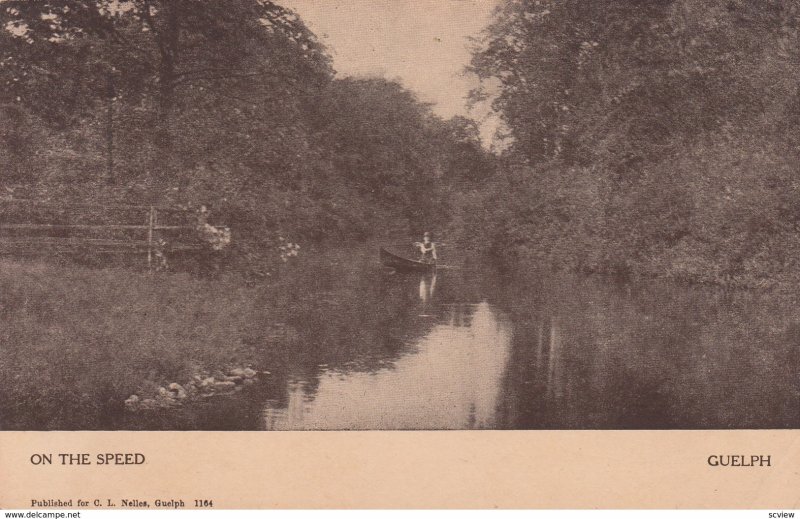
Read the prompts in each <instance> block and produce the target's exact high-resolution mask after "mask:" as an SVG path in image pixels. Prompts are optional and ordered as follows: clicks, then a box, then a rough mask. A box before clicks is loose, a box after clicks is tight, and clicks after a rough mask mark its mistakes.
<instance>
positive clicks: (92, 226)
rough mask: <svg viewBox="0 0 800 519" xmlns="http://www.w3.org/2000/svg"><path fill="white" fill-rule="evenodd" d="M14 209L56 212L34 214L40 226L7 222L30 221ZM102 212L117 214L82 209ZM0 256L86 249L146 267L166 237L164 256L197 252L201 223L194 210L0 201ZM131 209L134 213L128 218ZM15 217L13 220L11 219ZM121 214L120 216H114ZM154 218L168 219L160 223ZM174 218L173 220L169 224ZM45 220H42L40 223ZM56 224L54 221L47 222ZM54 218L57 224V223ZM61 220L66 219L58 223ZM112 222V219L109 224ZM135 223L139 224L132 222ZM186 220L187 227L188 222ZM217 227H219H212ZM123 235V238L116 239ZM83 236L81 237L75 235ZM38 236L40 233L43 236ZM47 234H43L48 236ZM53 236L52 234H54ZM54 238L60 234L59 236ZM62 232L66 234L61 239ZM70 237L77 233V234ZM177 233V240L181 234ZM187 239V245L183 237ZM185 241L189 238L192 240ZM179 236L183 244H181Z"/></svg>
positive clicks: (149, 266)
mask: <svg viewBox="0 0 800 519" xmlns="http://www.w3.org/2000/svg"><path fill="white" fill-rule="evenodd" d="M20 206H24V207H26V209H28V210H29V209H30V208H31V207H43V208H56V209H58V210H59V212H58V213H59V214H57V215H53V214H51V213H52V212H50V214H45V215H41V214H39V215H37V217H36V218H35V219H36V220H40V219H41V220H45V221H44V222H37V223H32V222H30V221H8V220H14V219H23V218H27V219H28V220H30V219H31V215H30V214H24V215H22V216H20V215H19V214H18V212H17V211H15V208H18V207H20ZM87 209H88V210H94V211H106V212H110V213H112V214H113V213H115V212H116V213H117V217H116V218H114V217H113V216H110V215H109V214H105V215H103V216H100V215H98V214H96V213H95V214H86V211H84V210H87ZM0 210H2V213H0V254H13V253H14V252H19V253H22V252H25V253H27V252H41V251H43V250H46V251H47V252H59V253H61V252H67V253H68V252H76V251H82V250H87V249H88V250H91V251H92V252H95V253H102V254H145V253H146V254H147V266H148V269H150V270H151V269H152V267H153V259H154V256H155V255H156V254H158V256H159V258H160V259H161V260H164V259H165V255H164V247H162V245H163V243H164V238H165V237H170V241H169V243H168V246H167V247H166V248H167V249H168V250H169V251H170V252H177V251H200V250H203V248H204V247H203V244H202V243H201V241H200V240H199V238H198V236H197V230H198V227H199V226H202V225H204V223H201V222H200V221H199V220H197V219H196V216H195V215H196V214H197V213H196V212H195V211H192V210H190V209H186V208H169V207H157V206H139V205H100V204H57V203H53V202H48V201H36V200H20V199H13V200H2V199H0ZM131 211H134V212H135V213H136V214H134V215H132V214H130V213H131ZM15 213H17V214H16V216H17V218H14V216H15ZM119 213H122V214H119ZM70 216H71V217H72V218H73V220H76V219H77V220H80V219H88V220H91V219H97V218H101V217H102V218H106V219H108V220H112V221H111V222H110V223H72V222H70V221H69V219H70ZM159 216H163V217H164V218H165V219H167V220H168V222H167V223H160V222H159ZM176 218H177V219H178V220H179V221H172V222H170V221H169V220H175V219H176ZM48 219H49V220H51V221H50V222H47V221H46V220H48ZM53 220H57V221H53ZM58 220H60V221H58ZM64 220H66V221H64ZM113 220H118V221H113ZM131 220H139V222H142V223H134V222H132V221H131ZM190 222H192V223H193V224H190ZM213 227H214V228H216V229H222V228H224V227H223V226H213ZM121 232H123V233H122V234H123V236H119V235H120V233H121ZM81 233H83V234H89V235H88V236H87V235H81ZM43 234H44V235H43ZM48 234H49V235H48ZM54 234H55V235H54ZM59 234H60V235H59ZM64 234H68V235H64ZM75 234H78V235H77V236H76V235H75ZM181 235H183V236H181ZM187 235H188V236H189V237H190V239H188V241H189V243H187V239H186V236H187ZM191 237H194V239H193V240H192V239H191ZM181 238H183V241H181Z"/></svg>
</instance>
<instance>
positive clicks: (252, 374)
mask: <svg viewBox="0 0 800 519" xmlns="http://www.w3.org/2000/svg"><path fill="white" fill-rule="evenodd" d="M242 371H243V372H244V376H245V377H247V378H253V377H255V376H256V375H257V373H256V371H255V370H254V369H251V368H245V369H244V370H242Z"/></svg>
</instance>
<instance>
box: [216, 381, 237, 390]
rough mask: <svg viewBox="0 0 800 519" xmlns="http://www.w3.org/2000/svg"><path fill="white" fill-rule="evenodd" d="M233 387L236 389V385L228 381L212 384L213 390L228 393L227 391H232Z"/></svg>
mask: <svg viewBox="0 0 800 519" xmlns="http://www.w3.org/2000/svg"><path fill="white" fill-rule="evenodd" d="M234 387H236V383H235V382H231V381H230V380H224V381H221V382H216V383H215V384H214V389H219V390H222V391H228V390H231V389H233V388H234Z"/></svg>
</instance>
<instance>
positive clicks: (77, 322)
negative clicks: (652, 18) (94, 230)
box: [0, 253, 355, 429]
mask: <svg viewBox="0 0 800 519" xmlns="http://www.w3.org/2000/svg"><path fill="white" fill-rule="evenodd" d="M344 254H345V253H342V255H341V256H340V257H338V259H337V255H336V253H333V254H330V255H326V256H327V257H326V258H325V259H324V260H323V259H321V258H319V257H318V256H317V255H314V254H307V255H304V257H301V258H296V260H297V261H296V262H295V264H292V263H290V264H287V265H284V266H283V268H282V269H281V270H280V271H279V272H276V273H275V274H274V275H273V277H271V278H269V279H268V280H266V281H264V282H261V283H259V284H257V285H254V286H253V285H250V286H248V285H247V284H245V283H244V282H243V281H242V280H241V278H239V277H237V276H235V275H231V276H229V277H225V276H223V277H220V278H218V279H199V278H196V277H192V276H190V275H188V274H182V273H155V274H153V275H148V274H146V273H139V272H132V271H129V270H125V269H88V268H81V267H75V266H71V267H62V266H56V265H49V264H45V263H31V262H24V261H17V260H11V259H3V260H2V261H0V319H2V323H3V324H2V327H1V328H0V345H1V346H0V394H2V395H3V398H2V400H0V428H2V429H10V428H46V429H53V428H58V429H69V428H73V427H78V424H80V428H87V427H88V428H102V427H103V426H104V424H108V423H109V422H110V421H113V420H114V419H115V418H114V417H116V416H121V415H122V414H123V413H125V407H124V401H125V400H126V399H127V398H128V397H129V396H130V395H132V394H137V395H140V396H141V397H142V398H146V397H148V396H152V395H157V394H158V388H159V387H161V386H167V385H168V384H169V383H172V382H177V383H180V384H185V383H186V382H188V381H191V380H192V379H193V377H194V376H196V375H198V374H199V375H203V376H206V375H208V374H213V373H215V372H220V371H222V372H230V370H232V369H235V368H239V369H241V368H244V367H248V366H250V367H253V368H256V369H270V368H272V367H274V366H276V365H281V364H284V363H286V362H297V363H301V362H303V359H304V358H305V357H307V356H306V355H304V350H305V349H307V348H311V347H312V345H310V344H300V343H301V342H302V341H301V338H300V332H299V331H298V329H299V328H302V327H303V322H304V321H305V322H309V320H310V319H320V318H321V317H320V315H321V313H324V312H321V311H320V308H319V307H320V305H324V304H325V298H324V297H323V296H322V295H323V294H324V293H325V291H326V290H328V289H330V288H332V287H333V286H334V285H336V284H337V283H343V284H345V285H346V284H347V280H346V279H344V278H343V276H342V274H341V273H340V272H337V264H345V263H346V262H344V261H343V260H344ZM340 260H341V261H340ZM322 262H324V265H323V264H322ZM310 273H313V275H312V274H310ZM354 296H355V294H354ZM309 300H313V301H314V302H313V304H311V303H309ZM301 307H302V309H301ZM330 326H334V325H333V324H331V325H330ZM326 333H330V334H331V336H332V337H335V336H336V335H337V331H336V330H332V329H327V330H326ZM290 350H291V351H292V352H293V355H287V353H288V352H289V351H290Z"/></svg>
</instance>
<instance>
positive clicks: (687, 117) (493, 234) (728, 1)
mask: <svg viewBox="0 0 800 519" xmlns="http://www.w3.org/2000/svg"><path fill="white" fill-rule="evenodd" d="M799 23H800V10H799V6H798V4H797V2H794V1H792V0H759V1H755V0H712V1H708V0H668V1H664V0H597V1H592V2H586V1H581V0H506V1H504V2H503V3H502V5H501V7H499V8H498V10H497V12H496V13H495V18H494V21H493V23H492V25H491V26H490V27H489V28H488V29H487V30H486V31H485V32H484V34H483V35H482V37H481V38H480V39H479V40H478V41H477V43H476V49H475V53H474V57H473V62H472V67H471V68H472V70H473V71H474V72H475V73H476V74H478V76H479V77H480V78H481V79H482V80H483V87H482V88H481V89H480V90H479V91H477V92H476V93H475V96H476V97H478V98H481V97H484V98H486V97H489V98H493V103H494V107H495V109H496V110H497V111H498V112H499V113H500V114H501V116H502V117H503V121H504V123H505V126H506V128H505V131H506V132H507V133H508V135H509V136H508V138H507V139H506V142H505V144H506V146H507V150H506V154H505V157H504V162H505V167H504V168H503V175H501V176H498V177H497V178H495V179H494V180H493V182H492V183H491V187H490V189H488V190H487V192H486V194H485V195H484V196H474V197H472V199H471V200H469V201H468V202H469V203H468V204H467V206H466V207H465V208H464V209H463V212H464V214H465V217H471V218H473V219H476V217H475V215H476V214H479V215H480V220H478V221H476V222H475V225H472V226H470V225H465V226H464V229H465V230H466V231H468V232H469V233H470V234H472V235H475V234H474V229H483V230H485V234H483V235H480V234H479V235H478V236H477V237H478V238H479V239H481V240H482V243H483V244H488V246H489V248H490V250H492V251H495V252H498V253H500V254H501V255H502V257H504V258H508V259H511V260H512V261H511V263H513V262H514V261H516V260H519V261H533V262H536V263H537V264H544V265H552V266H559V267H565V266H566V267H568V268H572V269H578V270H587V271H605V272H608V271H614V272H624V273H633V274H647V275H651V274H652V275H666V276H671V277H674V278H680V279H686V280H692V281H703V282H716V283H726V284H746V285H754V284H755V285H763V284H766V283H771V282H773V281H775V280H777V279H785V280H795V279H796V278H797V276H798V273H800V262H798V252H800V240H798V233H797V224H798V222H800V219H799V217H800V197H798V195H799V194H800V175H798V169H797V164H798V158H800V156H799V155H800V148H799V147H798V146H800V133H798V130H797V128H798V127H797V124H798V116H799V115H800V112H799V111H798V109H799V108H800V96H799V91H798V86H799V85H798V83H797V80H796V79H797V77H798V72H799V71H800V70H798V67H799V65H800V62H799V61H798V56H800V42H798V24H799ZM498 200H503V202H502V203H498ZM480 221H482V222H488V224H484V225H482V226H480V225H478V222H480Z"/></svg>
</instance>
